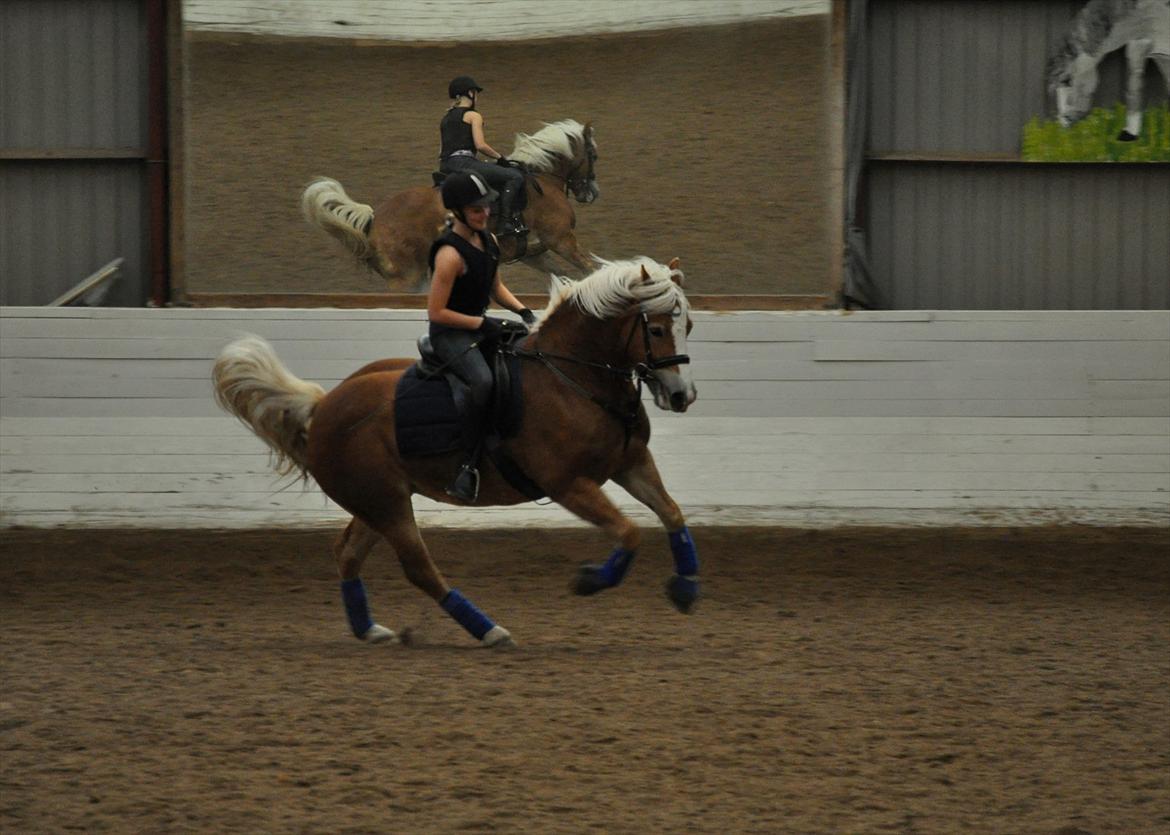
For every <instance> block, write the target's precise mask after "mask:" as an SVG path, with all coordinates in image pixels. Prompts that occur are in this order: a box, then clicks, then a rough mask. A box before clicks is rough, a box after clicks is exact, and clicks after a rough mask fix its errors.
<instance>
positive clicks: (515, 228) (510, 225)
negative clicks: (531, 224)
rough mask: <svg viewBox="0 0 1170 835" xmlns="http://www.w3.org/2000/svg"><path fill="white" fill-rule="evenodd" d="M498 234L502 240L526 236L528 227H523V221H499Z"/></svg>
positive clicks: (517, 219)
mask: <svg viewBox="0 0 1170 835" xmlns="http://www.w3.org/2000/svg"><path fill="white" fill-rule="evenodd" d="M498 234H499V236H500V237H502V238H506V237H511V236H516V237H520V236H521V235H527V234H528V227H527V226H525V225H524V221H523V220H520V219H519V218H516V219H515V220H512V219H504V220H501V221H500V229H499V232H498Z"/></svg>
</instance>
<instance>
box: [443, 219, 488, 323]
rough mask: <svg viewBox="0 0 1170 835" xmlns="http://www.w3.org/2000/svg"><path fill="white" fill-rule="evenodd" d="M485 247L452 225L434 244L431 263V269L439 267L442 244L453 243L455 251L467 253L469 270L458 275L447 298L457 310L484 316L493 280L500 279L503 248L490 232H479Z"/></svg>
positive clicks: (450, 307) (450, 244)
mask: <svg viewBox="0 0 1170 835" xmlns="http://www.w3.org/2000/svg"><path fill="white" fill-rule="evenodd" d="M476 234H478V235H479V237H480V240H481V241H483V245H484V248H483V249H482V250H480V249H477V248H476V247H474V246H472V245H471V242H470V241H467V240H465V239H464V238H462V237H460V236H459V235H457V234H456V233H455V230H453V229H448V230H447V231H446V232H444V233H443V234H442V235H440V236H439V237H438V238H437V239H436V240H435V242H434V243H433V244H431V252H430V255H428V256H427V264H429V265H430V268H431V271H432V272H433V271H434V269H435V253H436V252H438V251H439V248H440V247H444V246H453V247H455V251H456V252H458V253H459V254H460V255H461V256H462V257H463V263H464V264H466V265H467V270H466V271H465V272H464V273H463V275H461V276H459V277H458V278H456V279H455V283H454V284H453V285H452V286H451V297H450V298H449V299H447V307H448V308H449V309H451V310H454V311H455V312H456V313H466V314H467V315H468V316H482V315H483V312H484V311H485V310H487V306H488V303H489V302H490V301H491V298H492V297H491V292H492V284H494V283H495V280H496V269H497V267H499V265H500V248H499V247H498V246H496V242H495V240H494V239H493V238H492V236H491V235H489V234H487V233H486V232H478V233H476Z"/></svg>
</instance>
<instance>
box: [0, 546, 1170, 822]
mask: <svg viewBox="0 0 1170 835" xmlns="http://www.w3.org/2000/svg"><path fill="white" fill-rule="evenodd" d="M645 533H646V539H645V543H644V545H643V548H642V549H641V552H640V553H639V556H638V560H637V561H636V563H635V564H634V567H633V568H632V570H631V573H630V576H629V577H628V578H627V580H626V582H625V584H624V585H623V586H621V587H620V588H617V589H613V590H611V591H608V592H605V593H603V594H600V595H597V596H595V597H589V598H579V597H576V596H574V595H573V594H571V593H570V591H569V583H570V580H571V578H572V576H573V574H574V572H575V570H576V567H577V566H578V565H579V564H580V563H582V562H586V561H591V560H599V559H601V558H603V557H604V556H605V553H606V552H607V551H608V549H609V543H608V542H607V541H606V540H605V537H604V536H603V535H602V534H600V533H598V532H596V531H593V530H587V529H580V530H578V529H571V530H549V531H535V530H512V531H504V530H491V531H482V530H479V531H470V530H464V531H460V530H450V529H434V530H430V531H426V532H425V534H426V536H427V539H428V542H429V545H430V547H431V550H432V553H433V554H434V555H435V558H436V561H437V562H438V564H439V566H440V567H441V568H442V569H443V570H444V572H445V573H446V574H447V576H448V579H449V580H450V581H451V582H452V583H453V584H454V585H457V586H458V587H459V588H461V589H462V590H463V591H464V592H465V593H466V594H467V595H468V597H470V598H471V599H472V600H474V601H475V602H476V603H477V604H479V606H480V607H481V608H483V609H484V610H485V611H487V612H488V613H489V614H491V615H493V616H494V617H495V618H496V619H497V620H498V621H499V622H500V624H501V625H503V626H505V627H507V628H508V629H509V630H510V631H511V632H512V634H513V635H514V637H515V638H516V640H517V642H518V648H516V649H513V650H504V651H500V650H490V649H482V648H480V647H478V646H477V645H476V644H475V643H474V642H473V641H472V640H471V638H470V637H469V636H468V635H467V634H466V633H464V632H463V631H462V630H461V629H460V628H459V627H458V626H457V625H456V624H455V623H454V622H453V621H451V620H450V619H448V618H447V616H446V615H444V614H443V613H442V611H441V610H440V609H439V608H438V607H437V606H436V605H434V604H433V603H431V602H430V601H429V600H427V599H426V598H424V597H423V596H422V595H421V594H419V593H418V592H417V591H415V590H414V589H413V588H411V587H409V586H408V584H407V583H406V581H405V580H404V578H403V576H402V573H401V571H400V569H399V567H398V564H397V561H396V560H395V559H394V558H393V556H392V554H391V553H390V551H389V550H388V549H387V548H384V547H379V548H378V549H377V550H375V552H374V553H373V554H372V555H371V556H370V559H369V561H368V563H367V566H366V571H365V572H364V576H365V579H366V585H367V588H368V590H369V594H370V599H371V604H372V608H373V611H374V615H375V617H376V618H377V619H378V620H379V621H380V622H382V623H384V624H386V625H387V626H390V627H391V628H393V629H395V630H397V631H399V632H401V633H404V634H405V635H406V637H407V639H408V641H407V643H405V644H404V645H389V644H381V645H366V644H363V643H361V642H359V641H357V640H355V639H354V638H353V637H351V636H350V635H349V634H348V632H347V629H346V625H345V617H344V613H343V609H342V606H341V601H340V596H339V592H338V586H337V580H336V576H335V573H334V567H333V562H332V557H331V552H330V545H331V542H332V539H333V536H334V532H333V531H325V530H322V529H302V530H293V531H288V530H284V531H278V530H264V531H245V532H230V531H214V532H210V531H161V530H129V531H117V530H69V529H53V530H31V529H10V530H6V531H4V532H3V538H2V540H0V541H2V543H3V544H2V547H0V653H2V654H0V658H2V659H3V661H2V663H3V668H2V685H3V686H2V688H0V831H3V832H5V833H14V835H15V833H35V832H54V833H56V832H67V831H89V832H135V833H137V832H214V833H227V832H298V833H299V832H306V833H309V832H311V833H367V832H369V833H432V832H433V833H452V832H508V833H517V832H525V833H527V832H534V833H560V832H564V833H580V832H603V833H667V832H671V833H673V832H712V833H714V832H718V833H741V832H742V833H863V832H879V833H880V832H897V833H946V832H978V833H987V832H996V833H1008V832H1010V833H1038V834H1040V835H1056V834H1057V833H1062V835H1073V833H1093V834H1094V835H1098V834H1099V833H1107V832H1108V833H1164V832H1166V831H1168V830H1170V721H1168V719H1170V653H1168V652H1167V647H1168V646H1170V617H1168V615H1170V594H1168V592H1170V564H1168V556H1167V555H1168V554H1170V532H1168V531H1167V530H1164V529H1163V530H1152V529H1132V530H1103V529H1091V528H1033V529H964V530H954V529H916V530H906V529H903V530H861V529H836V530H820V531H811V530H794V529H777V528H730V527H724V528H718V527H712V528H698V529H696V530H695V531H694V535H695V539H696V542H697V544H698V547H699V553H700V557H701V559H702V569H703V571H702V573H703V580H704V584H705V585H704V593H705V596H704V597H703V599H702V600H701V601H700V603H699V605H698V606H697V608H696V610H695V611H694V612H693V613H692V614H690V615H689V616H688V615H682V614H680V613H678V612H676V611H675V609H674V608H673V607H672V606H671V605H670V603H669V602H668V600H667V599H666V597H665V596H664V594H663V584H664V582H665V580H666V579H667V577H668V575H669V573H670V554H669V549H668V547H667V543H666V538H665V536H664V535H662V534H661V532H659V531H654V530H646V532H645Z"/></svg>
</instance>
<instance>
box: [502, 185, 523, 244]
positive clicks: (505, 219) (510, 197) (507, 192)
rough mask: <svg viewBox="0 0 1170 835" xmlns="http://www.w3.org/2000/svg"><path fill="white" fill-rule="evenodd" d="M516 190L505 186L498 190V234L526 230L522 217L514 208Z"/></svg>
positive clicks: (516, 232)
mask: <svg viewBox="0 0 1170 835" xmlns="http://www.w3.org/2000/svg"><path fill="white" fill-rule="evenodd" d="M515 205H516V192H515V191H514V190H512V189H510V188H506V189H504V190H503V191H501V192H500V228H499V232H498V234H500V235H501V236H502V235H523V234H524V233H525V232H527V231H528V227H527V226H525V225H524V218H523V216H522V215H521V214H520V212H517V211H516V210H515V208H514V207H515Z"/></svg>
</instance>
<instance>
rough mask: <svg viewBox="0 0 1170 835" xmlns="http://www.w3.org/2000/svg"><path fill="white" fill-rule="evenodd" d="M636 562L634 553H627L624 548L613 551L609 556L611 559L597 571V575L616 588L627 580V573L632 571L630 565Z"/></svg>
mask: <svg viewBox="0 0 1170 835" xmlns="http://www.w3.org/2000/svg"><path fill="white" fill-rule="evenodd" d="M633 561H634V552H633V551H627V550H626V549H625V548H623V547H622V546H620V545H619V546H618V547H616V548H614V549H613V553H612V554H610V555H609V559H607V560H606V561H605V565H603V566H601V567H600V568H599V569H597V573H598V574H600V575H601V577H602V578H603V579H604V580H605V582H606V583H608V584H609V585H611V586H616V585H617V584H618V583H620V582H621V581H622V580H624V579H625V578H626V572H627V571H629V570H630V563H632V562H633Z"/></svg>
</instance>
